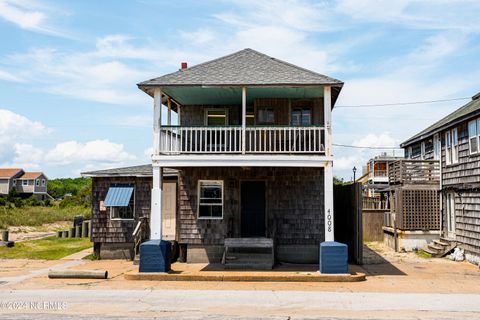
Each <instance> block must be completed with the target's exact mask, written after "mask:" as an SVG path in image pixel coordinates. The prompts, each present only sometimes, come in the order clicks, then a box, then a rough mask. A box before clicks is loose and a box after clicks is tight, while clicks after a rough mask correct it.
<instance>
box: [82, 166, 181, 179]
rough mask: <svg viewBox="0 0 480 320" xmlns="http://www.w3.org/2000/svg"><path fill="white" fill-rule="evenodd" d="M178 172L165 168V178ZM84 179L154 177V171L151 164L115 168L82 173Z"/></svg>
mask: <svg viewBox="0 0 480 320" xmlns="http://www.w3.org/2000/svg"><path fill="white" fill-rule="evenodd" d="M177 173H178V172H177V170H174V169H170V168H164V169H163V175H164V176H167V177H168V176H176V175H177ZM81 174H82V176H83V177H152V176H153V170H152V165H151V164H145V165H140V166H132V167H123V168H113V169H105V170H97V171H87V172H82V173H81Z"/></svg>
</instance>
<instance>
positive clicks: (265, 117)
mask: <svg viewBox="0 0 480 320" xmlns="http://www.w3.org/2000/svg"><path fill="white" fill-rule="evenodd" d="M257 124H275V111H274V110H273V108H272V107H258V108H257Z"/></svg>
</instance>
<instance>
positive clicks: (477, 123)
mask: <svg viewBox="0 0 480 320" xmlns="http://www.w3.org/2000/svg"><path fill="white" fill-rule="evenodd" d="M479 136H480V119H476V120H473V121H470V122H469V123H468V146H469V149H470V154H476V153H479V152H480V145H479V143H480V137H479Z"/></svg>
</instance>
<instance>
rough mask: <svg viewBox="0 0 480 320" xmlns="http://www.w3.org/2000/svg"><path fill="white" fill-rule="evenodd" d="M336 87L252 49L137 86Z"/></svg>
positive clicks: (336, 82)
mask: <svg viewBox="0 0 480 320" xmlns="http://www.w3.org/2000/svg"><path fill="white" fill-rule="evenodd" d="M326 84H329V85H336V86H339V87H341V86H342V85H343V82H341V81H339V80H337V79H334V78H331V77H328V76H325V75H322V74H319V73H316V72H313V71H310V70H307V69H304V68H301V67H298V66H295V65H292V64H290V63H288V62H285V61H282V60H278V59H275V58H272V57H270V56H267V55H265V54H263V53H260V52H258V51H255V50H252V49H244V50H241V51H238V52H236V53H233V54H230V55H227V56H224V57H221V58H218V59H215V60H211V61H208V62H204V63H201V64H198V65H195V66H193V67H190V68H187V69H184V70H179V71H177V72H174V73H170V74H167V75H164V76H161V77H158V78H155V79H151V80H147V81H144V82H141V83H139V84H138V86H139V87H140V88H144V87H149V86H205V85H210V86H225V85H231V86H240V85H250V86H255V85H326Z"/></svg>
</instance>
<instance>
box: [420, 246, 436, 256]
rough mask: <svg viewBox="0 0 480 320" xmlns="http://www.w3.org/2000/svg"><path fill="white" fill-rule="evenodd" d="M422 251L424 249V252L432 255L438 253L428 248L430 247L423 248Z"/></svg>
mask: <svg viewBox="0 0 480 320" xmlns="http://www.w3.org/2000/svg"><path fill="white" fill-rule="evenodd" d="M423 251H425V252H426V253H428V254H431V255H432V256H433V257H435V256H436V255H437V254H438V252H436V251H433V250H432V249H430V248H424V249H423Z"/></svg>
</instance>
